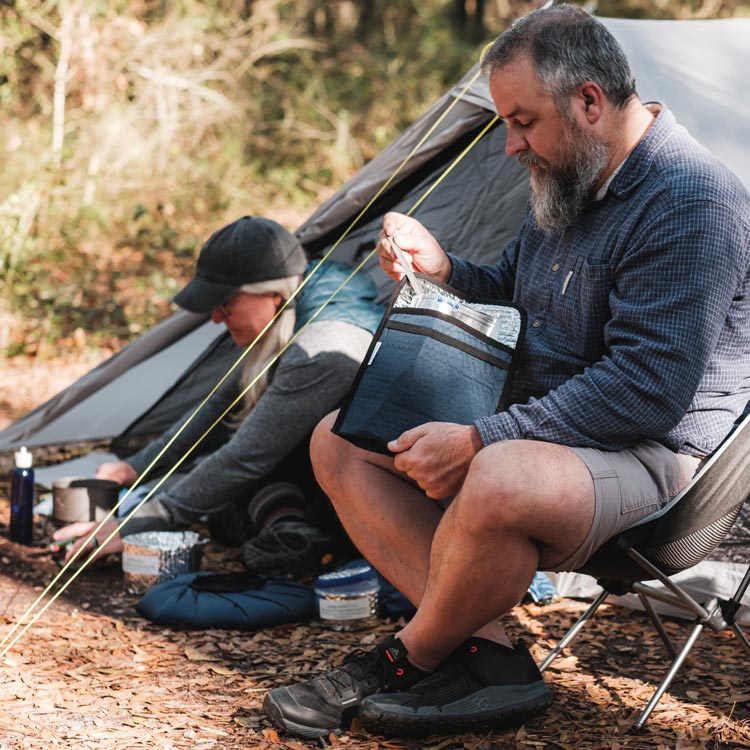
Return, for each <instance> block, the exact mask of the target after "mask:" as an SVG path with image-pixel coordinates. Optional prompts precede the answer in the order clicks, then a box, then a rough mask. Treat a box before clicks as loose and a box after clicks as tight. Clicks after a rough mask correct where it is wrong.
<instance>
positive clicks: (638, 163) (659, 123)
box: [595, 102, 675, 200]
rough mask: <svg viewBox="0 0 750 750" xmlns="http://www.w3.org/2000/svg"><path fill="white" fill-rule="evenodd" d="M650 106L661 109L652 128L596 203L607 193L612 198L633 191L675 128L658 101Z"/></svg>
mask: <svg viewBox="0 0 750 750" xmlns="http://www.w3.org/2000/svg"><path fill="white" fill-rule="evenodd" d="M651 105H656V106H657V107H659V108H660V109H659V111H658V113H657V115H656V117H655V118H654V121H653V123H652V124H651V127H650V128H649V129H648V130H647V131H646V132H645V133H644V134H643V137H642V138H641V140H640V141H639V142H638V143H637V145H636V147H635V148H634V149H633V150H632V151H631V152H630V153H629V154H628V156H627V157H626V158H625V160H624V161H623V162H622V163H620V164H619V165H618V166H617V169H616V170H615V171H614V172H613V173H612V174H611V175H610V177H609V178H608V179H607V181H606V182H605V183H604V185H602V187H601V188H600V189H599V190H598V191H597V193H596V196H595V199H596V200H601V199H602V198H603V197H604V196H605V195H606V194H607V193H610V192H611V193H612V194H613V195H617V196H624V195H626V194H627V193H629V192H630V191H631V190H632V189H633V188H635V187H636V186H637V185H638V183H640V182H641V181H642V180H643V179H644V178H645V176H646V174H647V173H648V171H649V169H650V168H651V164H652V162H653V160H654V158H655V157H656V154H657V152H658V151H659V149H660V148H661V146H662V144H663V143H664V142H665V141H666V140H667V139H668V138H669V137H670V135H671V134H672V133H673V131H674V127H675V119H674V115H673V114H672V113H671V112H670V111H669V110H668V109H667V107H666V105H664V104H663V103H661V102H647V103H646V106H651Z"/></svg>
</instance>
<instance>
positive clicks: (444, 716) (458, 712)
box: [359, 638, 552, 737]
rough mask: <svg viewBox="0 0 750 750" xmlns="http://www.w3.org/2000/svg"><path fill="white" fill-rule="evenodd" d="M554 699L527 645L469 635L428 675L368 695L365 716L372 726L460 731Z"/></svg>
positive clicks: (384, 730)
mask: <svg viewBox="0 0 750 750" xmlns="http://www.w3.org/2000/svg"><path fill="white" fill-rule="evenodd" d="M551 702H552V693H550V691H549V689H548V688H547V686H546V685H545V684H544V680H543V679H542V675H541V674H540V672H539V670H538V669H537V666H536V664H535V663H534V661H533V660H532V658H531V655H530V654H529V652H528V651H527V650H526V647H525V646H524V645H523V644H522V643H519V644H518V645H517V646H516V648H515V649H510V648H507V647H505V646H500V645H499V644H497V643H493V642H492V641H488V640H485V639H484V638H469V640H468V641H466V642H464V643H463V644H461V646H459V648H457V649H456V650H455V651H454V652H453V653H452V654H451V655H450V656H449V657H448V658H447V659H446V660H445V661H444V662H443V664H442V665H441V666H440V667H439V668H438V669H437V670H436V671H435V672H432V673H431V674H429V675H427V676H426V677H425V678H424V679H423V680H421V681H420V682H417V683H415V684H413V685H412V686H411V687H410V688H406V689H402V690H401V691H399V692H395V691H391V692H381V693H378V694H377V695H372V696H370V697H369V698H365V700H363V701H362V704H361V706H360V711H359V715H360V720H361V721H362V725H363V726H364V727H365V728H366V729H367V730H368V731H370V732H373V733H376V734H382V735H395V736H402V737H406V736H419V735H426V734H458V733H461V732H464V731H473V730H475V729H480V728H482V727H490V728H498V727H502V726H507V725H509V724H514V723H520V722H521V721H523V720H524V719H526V718H527V717H529V716H531V715H532V714H534V713H536V712H538V711H541V710H542V709H544V708H546V707H547V706H549V704H550V703H551Z"/></svg>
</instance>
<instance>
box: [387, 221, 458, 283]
mask: <svg viewBox="0 0 750 750" xmlns="http://www.w3.org/2000/svg"><path fill="white" fill-rule="evenodd" d="M390 237H393V240H394V242H395V243H396V244H397V245H398V246H399V247H400V248H401V249H402V250H403V251H404V254H405V255H406V256H407V258H410V259H411V262H412V268H413V269H414V270H415V271H418V272H420V273H423V274H425V275H427V276H431V277H432V278H434V279H438V280H439V281H443V282H447V281H448V279H449V278H450V275H451V261H450V258H449V257H448V256H447V255H446V254H445V251H444V250H443V248H442V247H440V244H439V243H438V241H437V240H436V239H435V238H434V237H433V236H432V235H431V234H430V233H429V232H428V231H427V230H426V229H425V228H424V227H423V226H422V225H421V224H420V223H419V222H418V221H417V220H416V219H412V218H411V217H409V216H404V214H399V213H395V212H393V211H391V212H389V213H387V214H386V215H385V217H384V219H383V229H382V230H381V232H380V235H379V240H378V244H377V251H378V255H380V266H381V268H382V269H383V270H384V271H385V272H386V273H387V274H388V275H389V276H390V277H391V278H392V279H394V280H395V281H401V279H402V278H403V276H404V274H405V269H404V268H403V266H402V265H401V264H400V263H399V262H398V259H397V258H396V255H395V253H394V251H393V246H392V245H391V242H390V239H389V238H390Z"/></svg>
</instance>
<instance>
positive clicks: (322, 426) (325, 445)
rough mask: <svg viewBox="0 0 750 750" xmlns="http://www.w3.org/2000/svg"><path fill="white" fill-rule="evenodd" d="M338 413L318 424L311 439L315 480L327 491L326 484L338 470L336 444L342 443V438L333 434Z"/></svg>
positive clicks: (324, 418) (326, 417) (331, 414)
mask: <svg viewBox="0 0 750 750" xmlns="http://www.w3.org/2000/svg"><path fill="white" fill-rule="evenodd" d="M337 414H338V412H336V411H334V412H331V413H330V414H327V415H326V416H325V417H323V419H321V420H320V422H318V425H317V426H316V428H315V429H314V430H313V434H312V437H311V438H310V460H311V461H312V465H313V470H314V471H315V478H316V479H317V480H318V483H319V484H320V485H321V487H323V488H324V489H325V483H326V482H327V480H328V478H329V477H330V475H331V474H332V473H334V471H335V469H336V462H335V461H332V458H333V457H334V456H336V455H337V451H336V450H335V449H334V448H333V444H334V443H338V442H340V438H338V437H337V436H336V435H334V434H333V432H331V428H332V427H333V423H334V422H335V421H336V416H337Z"/></svg>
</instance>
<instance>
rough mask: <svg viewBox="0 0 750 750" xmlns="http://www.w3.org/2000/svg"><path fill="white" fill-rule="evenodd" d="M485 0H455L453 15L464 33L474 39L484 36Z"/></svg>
mask: <svg viewBox="0 0 750 750" xmlns="http://www.w3.org/2000/svg"><path fill="white" fill-rule="evenodd" d="M484 10H485V4H484V0H453V17H454V19H455V20H456V23H457V25H458V26H459V28H460V29H462V30H463V32H464V34H466V35H467V36H468V37H470V38H472V39H481V38H482V37H483V36H484V33H485V28H484Z"/></svg>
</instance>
